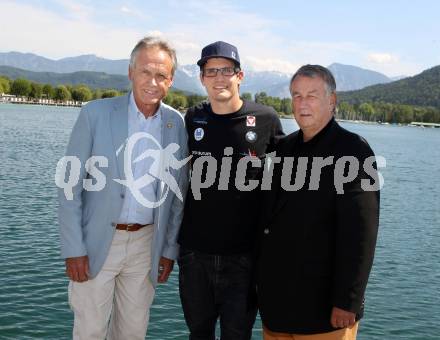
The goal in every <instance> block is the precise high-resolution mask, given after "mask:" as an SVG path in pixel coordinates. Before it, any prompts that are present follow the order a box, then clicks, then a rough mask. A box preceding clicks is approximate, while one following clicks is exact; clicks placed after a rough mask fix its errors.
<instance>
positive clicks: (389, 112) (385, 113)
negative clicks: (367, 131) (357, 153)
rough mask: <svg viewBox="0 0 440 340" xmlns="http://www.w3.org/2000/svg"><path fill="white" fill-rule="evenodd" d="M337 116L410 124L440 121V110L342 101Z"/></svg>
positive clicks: (348, 118)
mask: <svg viewBox="0 0 440 340" xmlns="http://www.w3.org/2000/svg"><path fill="white" fill-rule="evenodd" d="M336 117H337V118H341V119H347V120H363V121H369V122H383V123H385V122H386V123H393V124H409V123H411V122H425V123H440V110H439V109H438V108H435V107H430V106H415V105H407V104H392V103H384V102H364V103H362V104H349V103H347V102H340V103H339V105H338V110H337V115H336Z"/></svg>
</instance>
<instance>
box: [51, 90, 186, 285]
mask: <svg viewBox="0 0 440 340" xmlns="http://www.w3.org/2000/svg"><path fill="white" fill-rule="evenodd" d="M128 104H129V94H128V95H125V96H121V97H115V98H110V99H101V100H95V101H92V102H90V103H88V104H87V105H85V106H83V108H82V109H81V112H80V114H79V117H78V119H77V121H76V123H75V125H74V127H73V130H72V134H71V136H70V141H69V144H68V147H67V152H66V156H76V157H78V158H79V160H80V161H81V171H80V174H79V181H78V184H77V185H76V186H74V187H73V200H68V199H66V196H65V194H64V190H63V189H59V191H58V198H59V209H58V219H59V226H60V238H61V256H62V257H63V258H68V257H77V256H84V255H88V257H89V265H90V276H91V277H92V278H93V277H95V276H96V275H97V274H98V273H99V271H100V270H101V268H102V266H103V264H104V261H105V259H106V258H107V254H108V251H109V248H110V245H111V242H112V239H113V234H114V232H115V225H116V224H115V223H116V222H117V221H118V219H119V215H120V212H121V209H122V203H123V199H124V193H125V188H126V187H125V186H123V185H122V184H119V183H118V182H116V181H114V180H113V179H125V175H124V152H123V150H122V151H120V150H121V145H124V143H125V142H126V140H127V138H128ZM160 108H161V110H160V112H161V114H162V127H161V128H162V134H161V135H162V140H161V143H162V147H163V148H165V147H166V146H167V145H168V144H170V143H177V144H178V145H179V146H180V148H179V150H178V151H177V152H175V153H174V156H175V157H176V158H177V159H178V160H181V159H183V158H185V157H187V156H188V147H187V139H188V136H187V133H186V129H185V126H184V119H183V117H182V115H181V114H180V113H179V112H178V111H176V110H174V109H173V108H171V107H170V106H168V105H165V104H163V103H161V105H160ZM119 151H120V152H119ZM91 156H105V157H106V158H107V159H108V167H99V166H98V169H99V170H100V171H101V172H102V173H103V174H104V175H105V177H106V185H105V187H104V189H102V190H101V191H87V190H84V189H83V179H86V178H88V177H90V175H89V174H88V173H87V172H86V171H85V167H84V165H85V163H86V161H87V159H89V157H91ZM188 169H189V167H188V164H186V165H185V166H184V167H181V168H180V169H178V170H176V169H173V168H170V170H169V171H170V172H171V174H172V175H173V176H174V178H175V179H176V181H177V183H178V185H179V188H180V191H181V193H182V195H183V197H184V198H185V194H186V192H187V188H188V178H189V175H188ZM66 181H67V180H66ZM166 189H167V186H166V185H165V183H163V182H162V181H160V184H158V185H157V190H156V196H157V198H160V197H162V194H163V192H164V190H166ZM183 207H184V205H183V202H182V201H181V200H180V199H179V198H178V197H177V196H176V195H175V194H174V193H173V192H172V191H171V190H169V192H168V195H167V197H166V199H165V201H164V202H163V203H162V205H160V206H159V207H157V208H154V236H153V243H152V248H151V258H152V269H151V272H150V278H151V282H152V284H153V285H154V286H156V284H157V277H158V266H159V259H160V257H161V256H164V257H166V258H169V259H173V260H175V259H176V258H177V256H178V253H179V247H178V244H177V243H176V240H177V236H178V232H179V228H180V224H181V221H182V217H183Z"/></svg>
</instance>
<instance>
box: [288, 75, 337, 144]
mask: <svg viewBox="0 0 440 340" xmlns="http://www.w3.org/2000/svg"><path fill="white" fill-rule="evenodd" d="M290 90H291V93H292V108H293V115H294V116H295V119H296V122H297V123H298V125H299V127H300V128H301V130H302V131H303V132H304V133H305V134H307V135H311V136H314V135H315V134H316V133H318V132H319V131H321V130H322V129H323V128H324V127H325V126H326V125H327V123H328V122H329V121H330V119H331V118H332V117H333V109H334V107H335V105H336V95H335V94H334V93H332V94H328V93H327V89H326V85H325V82H324V80H322V79H321V78H319V77H314V78H311V77H304V76H299V77H297V78H295V80H294V81H293V83H292V86H291V88H290Z"/></svg>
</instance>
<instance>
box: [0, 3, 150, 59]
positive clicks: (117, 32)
mask: <svg viewBox="0 0 440 340" xmlns="http://www.w3.org/2000/svg"><path fill="white" fill-rule="evenodd" d="M17 21H20V22H25V23H26V25H17ZM0 22H1V23H2V26H3V27H11V28H12V27H13V29H10V30H8V31H7V30H0V41H1V49H2V50H3V51H21V52H32V53H36V54H39V55H42V56H45V57H49V58H62V57H67V56H76V55H80V54H97V55H100V56H104V57H107V58H128V55H129V53H130V51H131V49H132V48H133V46H134V44H135V43H136V41H137V40H138V39H139V38H141V37H142V33H141V32H138V31H136V30H133V29H121V28H115V27H108V26H105V25H100V24H98V23H95V22H93V21H92V20H86V18H85V17H84V16H82V17H81V18H78V17H73V18H65V17H62V16H60V15H58V14H57V13H54V12H51V11H50V10H48V9H42V8H37V7H35V6H30V5H25V4H19V3H16V2H12V1H4V2H3V3H2V10H1V11H0Z"/></svg>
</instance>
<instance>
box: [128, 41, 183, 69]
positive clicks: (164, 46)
mask: <svg viewBox="0 0 440 340" xmlns="http://www.w3.org/2000/svg"><path fill="white" fill-rule="evenodd" d="M154 47H156V48H159V49H160V50H162V51H164V52H166V53H167V54H168V55H169V56H170V58H171V60H172V61H173V68H172V70H171V74H172V75H173V76H174V72H175V71H176V68H177V57H176V50H175V49H174V48H172V47H171V45H170V44H169V43H168V42H167V41H165V40H162V39H160V38H158V37H145V38H143V39H141V40H139V41H138V43H137V44H136V46H135V47H134V48H133V51H131V55H130V67H134V66H135V61H136V57H137V55H138V53H139V51H140V50H143V49H144V48H154Z"/></svg>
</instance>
